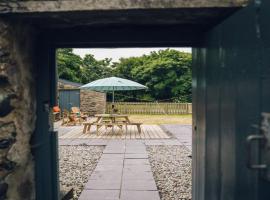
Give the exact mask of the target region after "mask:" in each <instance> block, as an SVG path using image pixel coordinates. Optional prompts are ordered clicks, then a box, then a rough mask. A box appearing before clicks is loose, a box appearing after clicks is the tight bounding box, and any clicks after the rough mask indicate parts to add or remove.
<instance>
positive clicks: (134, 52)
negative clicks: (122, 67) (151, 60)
mask: <svg viewBox="0 0 270 200" xmlns="http://www.w3.org/2000/svg"><path fill="white" fill-rule="evenodd" d="M160 49H167V48H106V49H105V48H92V49H86V48H85V49H73V52H74V53H75V54H77V55H79V56H81V57H82V58H83V57H84V56H85V54H92V55H94V57H95V58H96V59H97V60H102V59H104V58H112V61H113V62H117V61H118V60H119V58H128V57H134V56H142V55H144V54H146V55H148V54H150V52H151V51H158V50H160ZM170 49H175V50H178V51H183V52H188V53H191V48H170Z"/></svg>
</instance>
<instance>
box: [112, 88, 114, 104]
mask: <svg viewBox="0 0 270 200" xmlns="http://www.w3.org/2000/svg"><path fill="white" fill-rule="evenodd" d="M112 94H113V95H112V103H113V104H114V90H113V92H112Z"/></svg>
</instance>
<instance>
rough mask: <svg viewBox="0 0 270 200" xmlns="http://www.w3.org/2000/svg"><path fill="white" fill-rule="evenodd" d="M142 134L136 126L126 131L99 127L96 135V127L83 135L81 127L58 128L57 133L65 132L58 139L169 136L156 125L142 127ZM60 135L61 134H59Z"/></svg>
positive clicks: (153, 137)
mask: <svg viewBox="0 0 270 200" xmlns="http://www.w3.org/2000/svg"><path fill="white" fill-rule="evenodd" d="M141 130H142V132H141V133H139V132H138V130H137V128H136V126H129V127H128V129H127V131H126V130H125V128H123V129H122V130H121V129H120V128H119V127H114V131H112V128H107V129H106V128H105V127H101V128H100V129H99V134H97V131H96V127H95V126H93V128H92V129H91V132H86V133H83V126H71V127H59V132H62V131H63V132H65V134H63V135H61V136H60V139H72V138H81V139H82V138H84V139H169V138H171V136H170V134H168V133H166V131H164V130H163V129H162V128H161V127H160V126H158V125H149V124H147V125H142V126H141ZM60 134H61V133H60Z"/></svg>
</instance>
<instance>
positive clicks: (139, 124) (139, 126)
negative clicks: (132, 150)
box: [126, 122, 142, 133]
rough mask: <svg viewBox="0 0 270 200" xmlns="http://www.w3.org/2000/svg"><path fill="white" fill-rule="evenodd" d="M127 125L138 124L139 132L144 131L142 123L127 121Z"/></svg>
mask: <svg viewBox="0 0 270 200" xmlns="http://www.w3.org/2000/svg"><path fill="white" fill-rule="evenodd" d="M126 125H127V126H129V125H134V126H137V129H138V132H139V133H142V129H141V125H142V123H137V122H130V123H126Z"/></svg>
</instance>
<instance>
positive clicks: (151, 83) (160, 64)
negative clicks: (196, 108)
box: [112, 49, 191, 102]
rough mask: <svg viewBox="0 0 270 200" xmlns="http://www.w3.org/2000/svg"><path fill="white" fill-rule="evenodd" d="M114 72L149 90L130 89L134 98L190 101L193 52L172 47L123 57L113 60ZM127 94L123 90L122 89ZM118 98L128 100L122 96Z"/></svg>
mask: <svg viewBox="0 0 270 200" xmlns="http://www.w3.org/2000/svg"><path fill="white" fill-rule="evenodd" d="M112 67H113V69H114V74H115V76H119V77H122V78H128V79H132V80H134V81H137V82H139V83H141V84H144V85H146V86H147V87H148V88H149V90H148V91H143V92H141V91H140V92H137V95H135V96H134V93H133V94H132V93H129V94H128V95H133V98H134V99H137V98H139V99H141V100H146V101H153V100H163V101H176V102H191V54H189V53H183V52H179V51H176V50H172V49H166V50H160V51H158V52H152V53H151V54H150V55H144V56H141V57H132V58H125V59H123V58H122V59H120V61H119V62H118V63H113V65H112ZM122 95H124V93H122ZM119 100H127V98H124V97H121V98H120V99H119Z"/></svg>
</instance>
